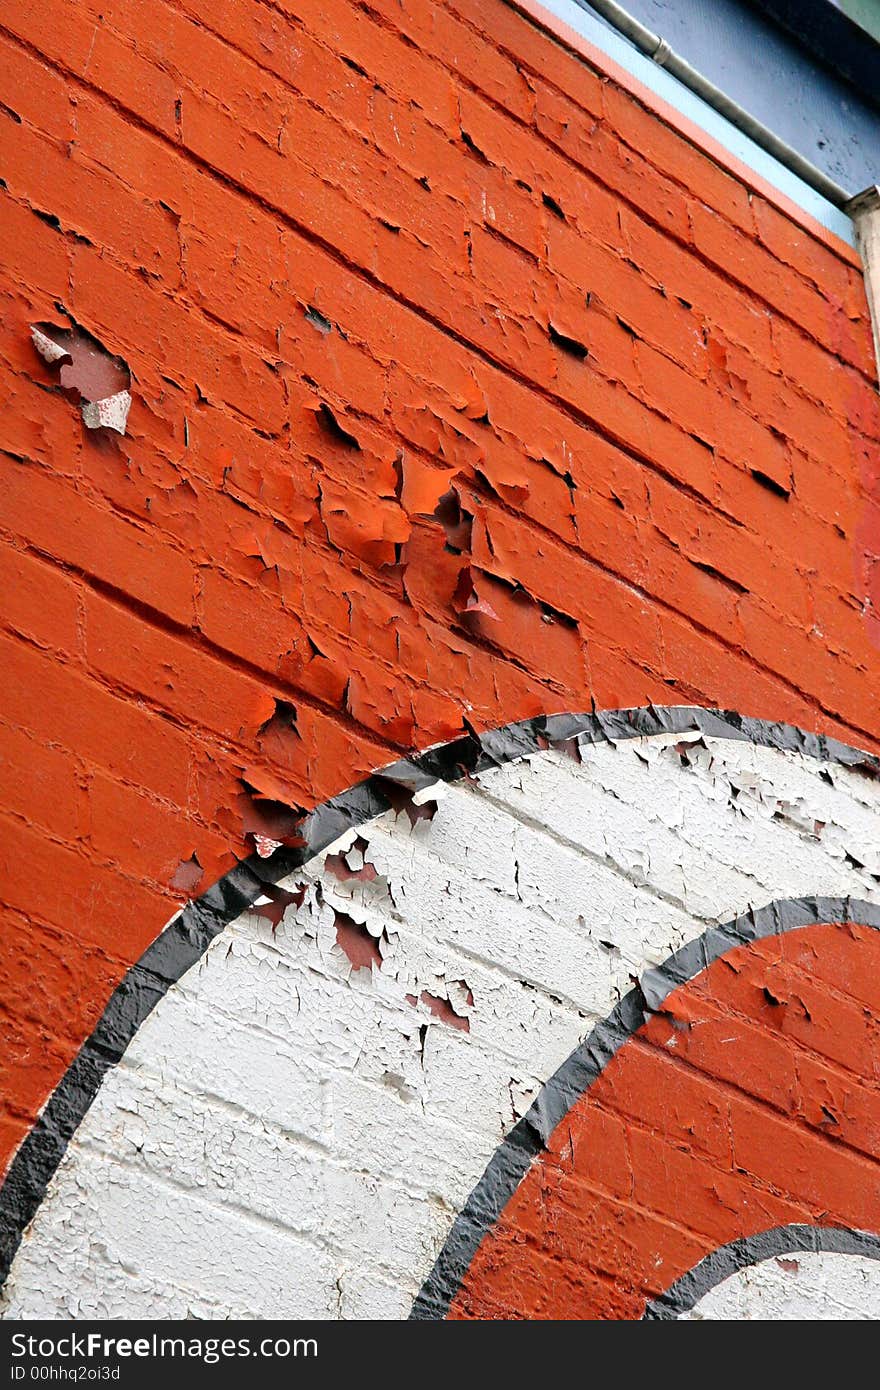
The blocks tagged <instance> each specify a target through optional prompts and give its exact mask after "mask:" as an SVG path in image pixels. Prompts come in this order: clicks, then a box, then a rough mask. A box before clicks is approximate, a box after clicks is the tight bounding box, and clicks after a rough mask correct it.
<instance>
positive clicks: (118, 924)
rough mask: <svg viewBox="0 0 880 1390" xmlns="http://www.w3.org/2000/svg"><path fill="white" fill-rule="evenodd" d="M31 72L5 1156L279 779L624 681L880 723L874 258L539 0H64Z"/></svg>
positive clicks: (13, 270) (13, 256) (15, 76)
mask: <svg viewBox="0 0 880 1390" xmlns="http://www.w3.org/2000/svg"><path fill="white" fill-rule="evenodd" d="M0 53H2V64H3V67H2V72H3V75H4V79H5V80H4V84H3V87H4V92H5V93H6V96H4V108H5V107H7V106H8V109H3V110H0V141H2V144H0V177H2V179H3V181H4V184H5V192H4V194H3V198H2V203H0V208H2V212H0V216H2V219H3V223H2V233H0V257H2V262H3V267H4V276H3V283H2V293H3V301H4V314H3V323H4V333H3V336H2V351H3V359H4V361H3V367H4V370H3V373H2V382H3V387H2V389H3V391H4V393H5V395H4V399H3V403H2V404H3V412H2V422H3V430H2V447H3V454H2V463H3V468H2V488H3V508H2V516H3V521H2V525H3V531H2V540H3V549H2V552H0V555H2V565H3V575H4V584H3V592H4V596H5V603H4V605H3V613H2V622H3V633H2V661H3V668H4V670H5V671H6V673H7V675H8V677H9V679H8V681H7V685H8V686H9V693H8V696H7V699H6V701H5V715H4V722H3V724H2V726H0V737H2V745H0V746H2V756H3V760H4V771H5V774H6V776H5V779H4V781H5V786H6V788H7V790H6V793H5V798H4V803H5V805H4V811H3V830H4V834H3V879H2V882H3V888H2V892H3V899H4V903H5V905H6V924H5V929H4V933H3V946H2V949H3V952H4V960H3V964H2V981H3V999H4V1004H3V1013H2V1021H3V1027H4V1031H5V1034H6V1039H5V1043H4V1047H3V1057H4V1061H3V1067H4V1072H3V1082H2V1092H3V1097H4V1101H3V1110H2V1113H0V1119H2V1128H3V1156H4V1161H6V1162H8V1160H9V1159H10V1158H11V1156H12V1155H13V1153H14V1152H15V1150H16V1148H17V1146H18V1145H19V1144H20V1142H21V1140H22V1139H23V1137H24V1136H25V1134H27V1133H28V1131H29V1130H30V1127H31V1125H32V1123H33V1120H34V1117H35V1115H36V1114H37V1113H38V1111H39V1110H40V1108H41V1107H42V1106H43V1105H44V1103H45V1101H46V1099H47V1097H48V1096H49V1094H50V1093H51V1092H52V1090H53V1088H54V1087H55V1086H56V1085H57V1083H58V1082H59V1080H60V1079H61V1077H62V1076H63V1074H64V1073H65V1071H66V1069H67V1067H68V1066H69V1064H70V1062H71V1060H72V1059H73V1057H74V1056H75V1055H76V1053H77V1050H78V1048H79V1047H80V1046H81V1044H82V1043H83V1041H84V1039H85V1038H86V1037H87V1036H88V1035H89V1034H90V1033H91V1032H92V1030H93V1028H94V1026H95V1024H96V1022H97V1020H98V1018H99V1016H100V1014H101V1011H102V1009H103V1007H104V1005H105V1003H106V1001H107V999H108V998H109V996H110V994H111V992H112V990H113V988H114V986H115V985H116V984H117V983H118V982H119V980H120V979H121V978H122V977H123V975H124V973H125V971H126V969H127V968H128V967H129V966H130V965H131V963H132V962H133V961H135V960H136V959H137V958H138V957H139V956H140V955H141V954H142V952H143V951H144V950H145V949H146V948H147V946H148V945H149V944H150V942H152V941H153V940H154V938H155V937H156V936H157V934H158V933H159V932H160V931H161V929H162V927H163V924H164V923H165V922H166V921H167V920H168V918H169V917H170V916H171V915H172V913H174V912H175V911H176V909H177V907H178V906H179V905H180V903H181V902H182V901H184V900H185V898H186V895H187V893H190V894H192V893H199V892H202V891H204V890H205V889H207V888H208V887H209V886H210V885H211V884H212V883H214V882H215V881H216V880H217V879H218V877H219V876H220V875H221V874H223V873H224V872H226V871H228V870H229V869H230V868H231V866H232V865H234V864H235V862H236V861H237V860H238V859H240V858H241V857H242V856H244V855H245V854H247V853H248V852H250V851H251V850H252V848H253V830H254V826H255V824H256V823H257V822H256V820H255V817H257V818H258V815H259V810H260V806H261V805H262V804H263V803H261V802H260V798H270V799H271V800H272V801H273V802H283V803H285V804H286V805H290V806H292V807H294V808H295V809H297V810H298V811H308V810H310V809H311V808H312V807H314V806H315V805H317V804H318V803H320V802H322V801H324V800H325V799H326V798H327V797H330V796H333V795H335V794H336V793H338V792H340V791H342V790H343V789H345V788H346V787H349V786H350V785H352V784H353V783H355V782H356V781H358V779H360V778H363V777H365V776H366V775H368V774H369V773H370V772H372V771H373V770H375V769H377V768H381V767H382V766H384V765H385V764H387V763H389V762H391V761H393V760H394V759H395V758H398V757H400V756H401V755H402V754H404V753H406V752H408V751H410V750H411V749H413V748H420V749H421V748H426V747H428V746H430V745H432V744H434V743H437V742H441V741H448V740H450V739H453V738H455V737H456V736H458V735H460V734H461V733H462V732H463V731H466V730H469V729H471V730H477V731H482V730H490V729H493V728H496V727H497V726H499V725H502V724H506V723H509V722H511V721H514V720H521V719H526V718H529V717H531V716H535V715H539V714H545V713H554V712H558V711H563V710H585V709H590V708H591V707H593V706H595V707H596V708H598V709H619V708H626V707H643V706H647V705H649V704H653V705H663V706H672V705H675V706H677V705H693V706H699V707H716V706H721V707H725V708H732V709H736V710H738V711H740V712H741V713H743V714H746V715H751V716H756V717H759V718H761V719H764V720H770V721H775V720H782V721H786V722H787V723H789V724H792V725H795V726H798V727H799V728H801V729H804V730H807V731H810V732H813V731H816V732H822V733H825V734H830V735H833V736H835V737H836V738H837V739H839V740H840V741H841V742H843V743H844V744H847V745H850V746H853V747H857V748H862V749H866V750H869V751H876V750H877V749H878V748H880V721H878V713H877V701H876V687H877V676H878V667H880V658H878V645H880V626H878V619H877V611H876V610H877V606H878V605H880V562H878V553H880V498H878V492H877V487H878V464H877V456H878V455H877V444H878V439H880V411H878V404H877V394H876V369H875V366H874V363H873V358H872V348H871V338H870V328H869V324H868V318H867V309H866V305H865V298H864V290H863V286H862V282H861V274H860V270H859V267H858V264H857V262H856V259H855V257H854V255H853V253H852V252H850V251H849V250H848V248H846V247H844V246H843V245H842V244H840V243H838V242H836V241H834V240H833V239H831V238H829V237H827V236H824V235H822V234H821V233H820V232H819V230H818V229H817V228H815V227H812V226H808V225H805V224H804V221H803V219H798V218H797V217H796V216H795V215H793V214H792V211H791V210H790V209H788V210H787V209H786V208H784V207H783V206H781V205H779V204H778V203H777V202H775V201H774V200H773V198H772V195H770V194H769V193H768V191H767V190H763V189H760V188H757V187H753V186H750V185H749V184H748V183H747V182H746V181H744V178H743V176H742V174H741V172H740V173H738V172H736V171H731V170H730V169H725V168H724V167H722V165H721V163H720V162H718V160H716V159H715V158H713V157H711V156H710V155H709V154H707V153H706V152H704V151H702V150H701V149H700V148H699V147H698V145H697V144H695V143H694V142H693V141H692V140H691V139H689V138H688V137H687V136H686V135H685V134H683V133H682V131H681V130H680V129H679V128H678V127H677V125H676V123H675V122H674V120H673V119H672V118H671V117H670V116H669V114H668V113H666V114H663V113H661V114H658V113H657V111H656V110H654V109H649V107H647V106H646V105H645V102H644V100H643V99H641V98H640V97H639V95H638V94H637V93H635V92H634V91H633V90H631V88H630V87H629V86H628V85H627V84H626V82H625V80H624V79H623V78H622V76H621V75H620V74H614V75H610V76H609V75H608V74H607V73H606V72H604V71H601V70H598V69H597V68H596V67H595V66H593V65H592V64H591V63H590V62H588V61H586V60H585V58H584V56H583V55H578V54H575V53H574V52H572V51H571V50H569V49H568V48H566V47H565V46H563V45H562V44H560V43H559V42H558V41H557V40H556V39H555V38H554V37H553V36H552V35H550V34H548V33H546V32H544V31H542V30H541V29H540V28H538V27H536V26H535V24H534V23H533V22H532V21H531V20H530V19H529V17H528V16H526V15H524V14H522V13H520V12H519V11H518V10H517V9H516V8H515V7H514V6H512V5H508V4H504V3H502V0H485V3H480V4H477V3H476V0H454V3H452V0H450V3H448V4H443V3H430V0H407V3H406V4H404V5H400V4H398V3H397V0H393V3H392V0H373V3H371V4H370V5H369V6H357V5H353V4H348V3H342V2H341V0H334V3H332V4H329V5H328V4H326V3H322V4H311V3H307V2H306V0H303V3H296V4H290V5H288V4H286V3H279V4H277V5H270V4H267V3H262V2H261V0H226V3H217V0H212V3H210V4H208V3H207V2H206V0H177V2H176V3H173V4H172V3H160V4H158V5H155V6H151V7H144V6H141V5H137V4H134V3H133V2H132V0H129V2H128V3H101V4H100V5H99V4H98V3H97V0H77V3H76V4H74V3H72V0H71V3H65V2H64V0H42V3H40V4H37V3H31V2H30V0H20V3H18V4H17V5H16V6H14V7H13V8H12V9H11V11H10V12H8V13H6V14H4V16H3V17H2V23H0ZM35 322H40V323H51V324H55V325H57V326H59V327H69V326H70V324H71V322H73V323H75V324H78V325H80V326H81V327H82V328H83V329H85V330H87V331H88V332H89V333H90V334H92V335H94V337H95V338H97V339H98V340H99V341H100V342H101V343H102V344H103V345H104V347H105V348H106V349H107V351H108V352H109V353H113V354H118V355H120V356H121V357H122V358H123V359H124V361H125V363H126V364H127V366H128V368H129V370H130V373H131V378H132V382H131V393H132V398H133V403H132V407H131V414H130V417H129V422H128V428H127V432H126V434H125V435H124V436H123V437H117V436H115V435H112V434H109V433H107V432H106V431H105V432H101V431H90V430H85V429H84V428H83V425H82V422H81V419H80V416H79V413H78V411H77V409H76V403H75V402H74V401H72V400H70V399H68V396H67V395H66V394H65V393H64V392H62V391H60V390H59V389H58V376H57V372H55V371H53V370H52V369H51V368H50V367H49V366H47V364H45V363H44V362H43V361H42V360H41V359H40V357H39V356H38V355H37V354H36V352H35V351H34V348H33V346H32V344H31V341H30V325H31V324H32V323H35ZM774 775H776V774H774ZM255 800H256V802H257V806H256V809H255ZM814 819H816V820H818V819H821V817H814ZM834 823H836V822H832V824H834ZM432 824H433V823H432ZM815 833H816V832H815V827H814V834H815ZM847 852H848V853H850V854H851V855H852V857H853V858H854V859H855V860H856V869H855V870H854V872H856V871H857V870H858V871H861V870H864V869H865V864H866V860H867V861H868V864H869V867H870V864H871V863H872V862H873V861H872V860H871V859H870V855H869V854H868V852H867V850H866V849H865V847H864V845H863V846H862V848H861V849H858V850H853V849H852V847H850V849H849V850H848V851H847ZM860 856H861V857H860ZM193 860H195V861H197V863H195V864H194V863H193ZM874 867H875V868H876V865H874ZM818 876H820V875H818V871H817V874H805V875H803V878H804V880H805V881H802V882H801V883H800V884H799V885H798V886H796V887H795V888H793V889H792V892H793V893H795V895H797V894H798V893H816V892H819V891H823V890H822V889H821V887H820V885H819V884H817V883H816V882H813V881H812V879H813V878H815V877H818ZM806 880H809V881H806ZM181 884H184V885H185V887H181V886H180V885H181ZM869 889H870V884H869V885H868V886H867V887H865V886H864V885H863V891H860V892H859V894H858V896H859V897H860V898H862V899H870V896H871V895H870V891H869ZM771 890H772V891H771ZM781 891H782V890H781V888H780V886H779V884H778V883H773V884H770V885H769V886H768V887H767V891H766V892H765V894H764V899H766V900H767V901H770V900H771V899H775V898H777V897H778V896H779V895H780V893H781ZM834 891H835V892H836V893H837V892H839V893H841V894H843V893H847V894H849V893H851V892H853V891H855V890H854V888H853V886H852V884H849V883H844V884H843V885H838V887H836V888H835V889H834ZM762 901H763V900H762ZM749 905H752V906H755V905H757V906H761V905H762V902H758V903H757V904H756V903H755V901H754V900H753V899H752V898H747V899H746V900H745V901H743V902H740V901H739V900H737V901H736V902H735V903H732V905H730V906H729V908H728V907H725V909H724V910H725V911H728V912H730V913H737V912H740V911H743V910H745V909H746V907H748V906H749ZM297 910H298V911H299V910H302V909H297ZM717 911H718V912H720V911H721V909H720V908H718V909H717ZM711 915H712V914H710V916H711ZM285 920H286V919H285ZM569 925H570V924H569ZM819 926H821V924H818V923H817V928H818V927H819ZM224 949H225V946H224ZM485 949H486V951H487V954H488V957H489V960H490V963H492V962H494V961H495V956H496V954H497V951H498V950H499V949H500V948H499V947H498V946H497V944H496V945H493V946H491V947H488V946H487V947H486V948H485ZM865 949H866V950H868V949H870V946H868V947H866V948H865ZM456 968H457V967H456ZM853 969H854V967H853ZM853 969H850V971H849V973H848V974H847V975H846V984H845V988H844V989H843V990H842V993H843V995H844V996H846V997H849V996H850V995H855V997H856V998H859V996H858V990H857V979H858V978H861V973H860V972H861V966H860V967H859V970H858V971H856V973H855V974H853ZM816 970H817V972H818V974H820V975H821V971H820V970H819V967H818V966H817V967H816ZM358 973H359V974H363V972H358ZM374 978H376V971H375V970H372V971H371V974H370V979H371V980H373V979H374ZM456 978H458V977H456ZM462 978H464V976H462ZM435 983H436V982H435ZM359 987H362V986H359ZM425 989H426V991H427V992H428V993H429V994H432V995H434V994H437V991H436V989H434V990H431V989H428V987H427V986H425ZM407 992H411V991H407ZM420 997H421V991H420V992H419V994H417V999H420ZM437 997H439V998H446V996H445V995H442V994H441V995H437ZM475 998H476V995H475ZM448 1002H449V1001H448V999H447V1003H448ZM869 1003H870V1001H865V1000H862V999H860V1000H859V1005H858V1007H861V1006H862V1005H864V1006H866V1007H867V1005H868V1004H869ZM327 1007H328V1009H329V1011H330V1013H331V1016H332V1015H333V1009H334V1008H335V1007H336V1005H335V1004H329V1003H328V1006H327ZM401 1007H402V1008H403V1007H405V1008H407V1009H410V1010H411V1006H409V1005H403V1006H401ZM419 1007H420V1008H427V1007H428V1006H427V1005H423V1004H420V1005H419ZM468 1007H470V1006H468ZM474 1007H475V1009H476V1011H477V1015H478V1014H479V1000H477V1003H476V1004H475V1006H474ZM746 1012H747V1011H746ZM429 1013H430V1010H429ZM433 1016H434V1015H431V1017H433ZM337 1021H338V1020H337ZM764 1026H769V1024H768V1022H767V1020H764ZM453 1031H454V1032H455V1035H456V1036H455V1039H454V1041H455V1043H456V1046H457V1047H458V1048H459V1049H467V1048H468V1047H470V1046H471V1042H472V1039H471V1035H470V1033H468V1034H465V1031H464V1030H463V1029H453ZM539 1032H540V1030H537V1031H536V1037H537V1036H538V1033H539ZM432 1036H433V1035H432ZM533 1045H534V1046H536V1047H537V1046H539V1042H538V1041H535V1040H534V1039H533ZM569 1051H570V1047H569ZM543 1065H544V1067H545V1070H544V1072H543V1074H542V1075H540V1076H539V1077H538V1078H537V1080H538V1081H544V1080H546V1078H547V1076H548V1075H549V1070H552V1067H551V1066H550V1061H549V1059H547V1058H545V1062H544V1064H543ZM553 1065H556V1061H555V1060H554V1061H553ZM849 1065H850V1063H849V1062H847V1066H849ZM853 1065H855V1064H853ZM866 1065H867V1064H864V1065H863V1063H861V1062H860V1063H859V1064H858V1065H856V1071H857V1072H858V1069H859V1067H860V1066H861V1067H862V1070H865V1067H866ZM547 1068H549V1070H548V1069H547ZM868 1070H870V1068H868ZM871 1075H873V1072H871ZM108 1084H110V1083H109V1082H108ZM114 1084H116V1083H114ZM507 1119H508V1117H505V1123H507ZM803 1123H804V1124H808V1123H812V1121H809V1120H806V1119H805V1120H804V1121H803ZM816 1123H817V1124H819V1125H820V1127H821V1125H823V1124H824V1123H825V1121H822V1120H818V1121H816ZM502 1132H503V1131H499V1134H498V1135H497V1136H496V1137H495V1139H494V1140H493V1142H494V1143H498V1142H499V1141H500V1136H501V1133H502ZM822 1133H823V1134H826V1136H827V1130H822ZM828 1143H831V1140H828ZM474 1162H476V1160H474ZM477 1166H478V1167H479V1165H477ZM476 1176H479V1174H478V1173H475V1174H471V1178H472V1179H473V1180H476ZM230 1181H231V1180H230ZM456 1200H458V1201H460V1200H462V1194H461V1193H460V1194H459V1196H458V1198H457V1199H456ZM447 1214H448V1213H447ZM450 1219H451V1217H450ZM841 1219H843V1218H841ZM850 1219H851V1220H853V1221H854V1220H855V1218H854V1217H851V1218H850ZM775 1224H779V1223H775ZM856 1224H858V1223H856ZM447 1227H448V1221H447ZM435 1237H436V1233H435ZM328 1239H329V1237H328ZM429 1243H430V1242H429ZM540 1243H541V1242H540V1241H539V1242H538V1244H539V1245H540ZM413 1267H414V1266H413ZM107 1277H108V1279H109V1275H108V1276H107ZM98 1282H99V1281H98ZM191 1282H192V1281H190V1283H191ZM197 1282H198V1281H196V1283H197ZM147 1283H149V1278H147ZM392 1283H393V1281H392ZM190 1292H191V1293H192V1296H193V1297H195V1296H196V1295H198V1296H199V1297H203V1298H208V1300H209V1302H210V1296H209V1294H208V1293H207V1292H206V1291H205V1290H204V1289H202V1290H199V1289H194V1290H193V1289H191V1290H190ZM405 1293H406V1296H410V1295H411V1290H409V1289H406V1290H405ZM123 1296H124V1297H128V1296H129V1295H128V1294H125V1295H120V1297H123ZM131 1296H132V1297H134V1295H131ZM493 1296H494V1295H493ZM396 1297H397V1301H396V1302H395V1300H394V1298H391V1296H390V1295H389V1298H390V1302H389V1303H388V1304H387V1307H388V1309H389V1310H393V1311H394V1312H395V1313H396V1312H399V1311H400V1308H401V1306H402V1305H401V1303H400V1296H399V1294H398V1295H397V1296H396ZM487 1297H488V1294H487ZM352 1298H354V1295H352ZM364 1306H366V1305H364V1304H363V1303H360V1304H359V1303H357V1300H356V1299H355V1301H354V1302H353V1303H352V1304H351V1305H350V1306H349V1305H345V1307H343V1308H342V1311H343V1313H345V1312H346V1308H349V1314H348V1315H355V1312H354V1311H352V1310H355V1309H363V1307H364ZM625 1307H626V1309H629V1308H630V1305H629V1304H626V1305H625ZM337 1311H338V1310H337Z"/></svg>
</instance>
